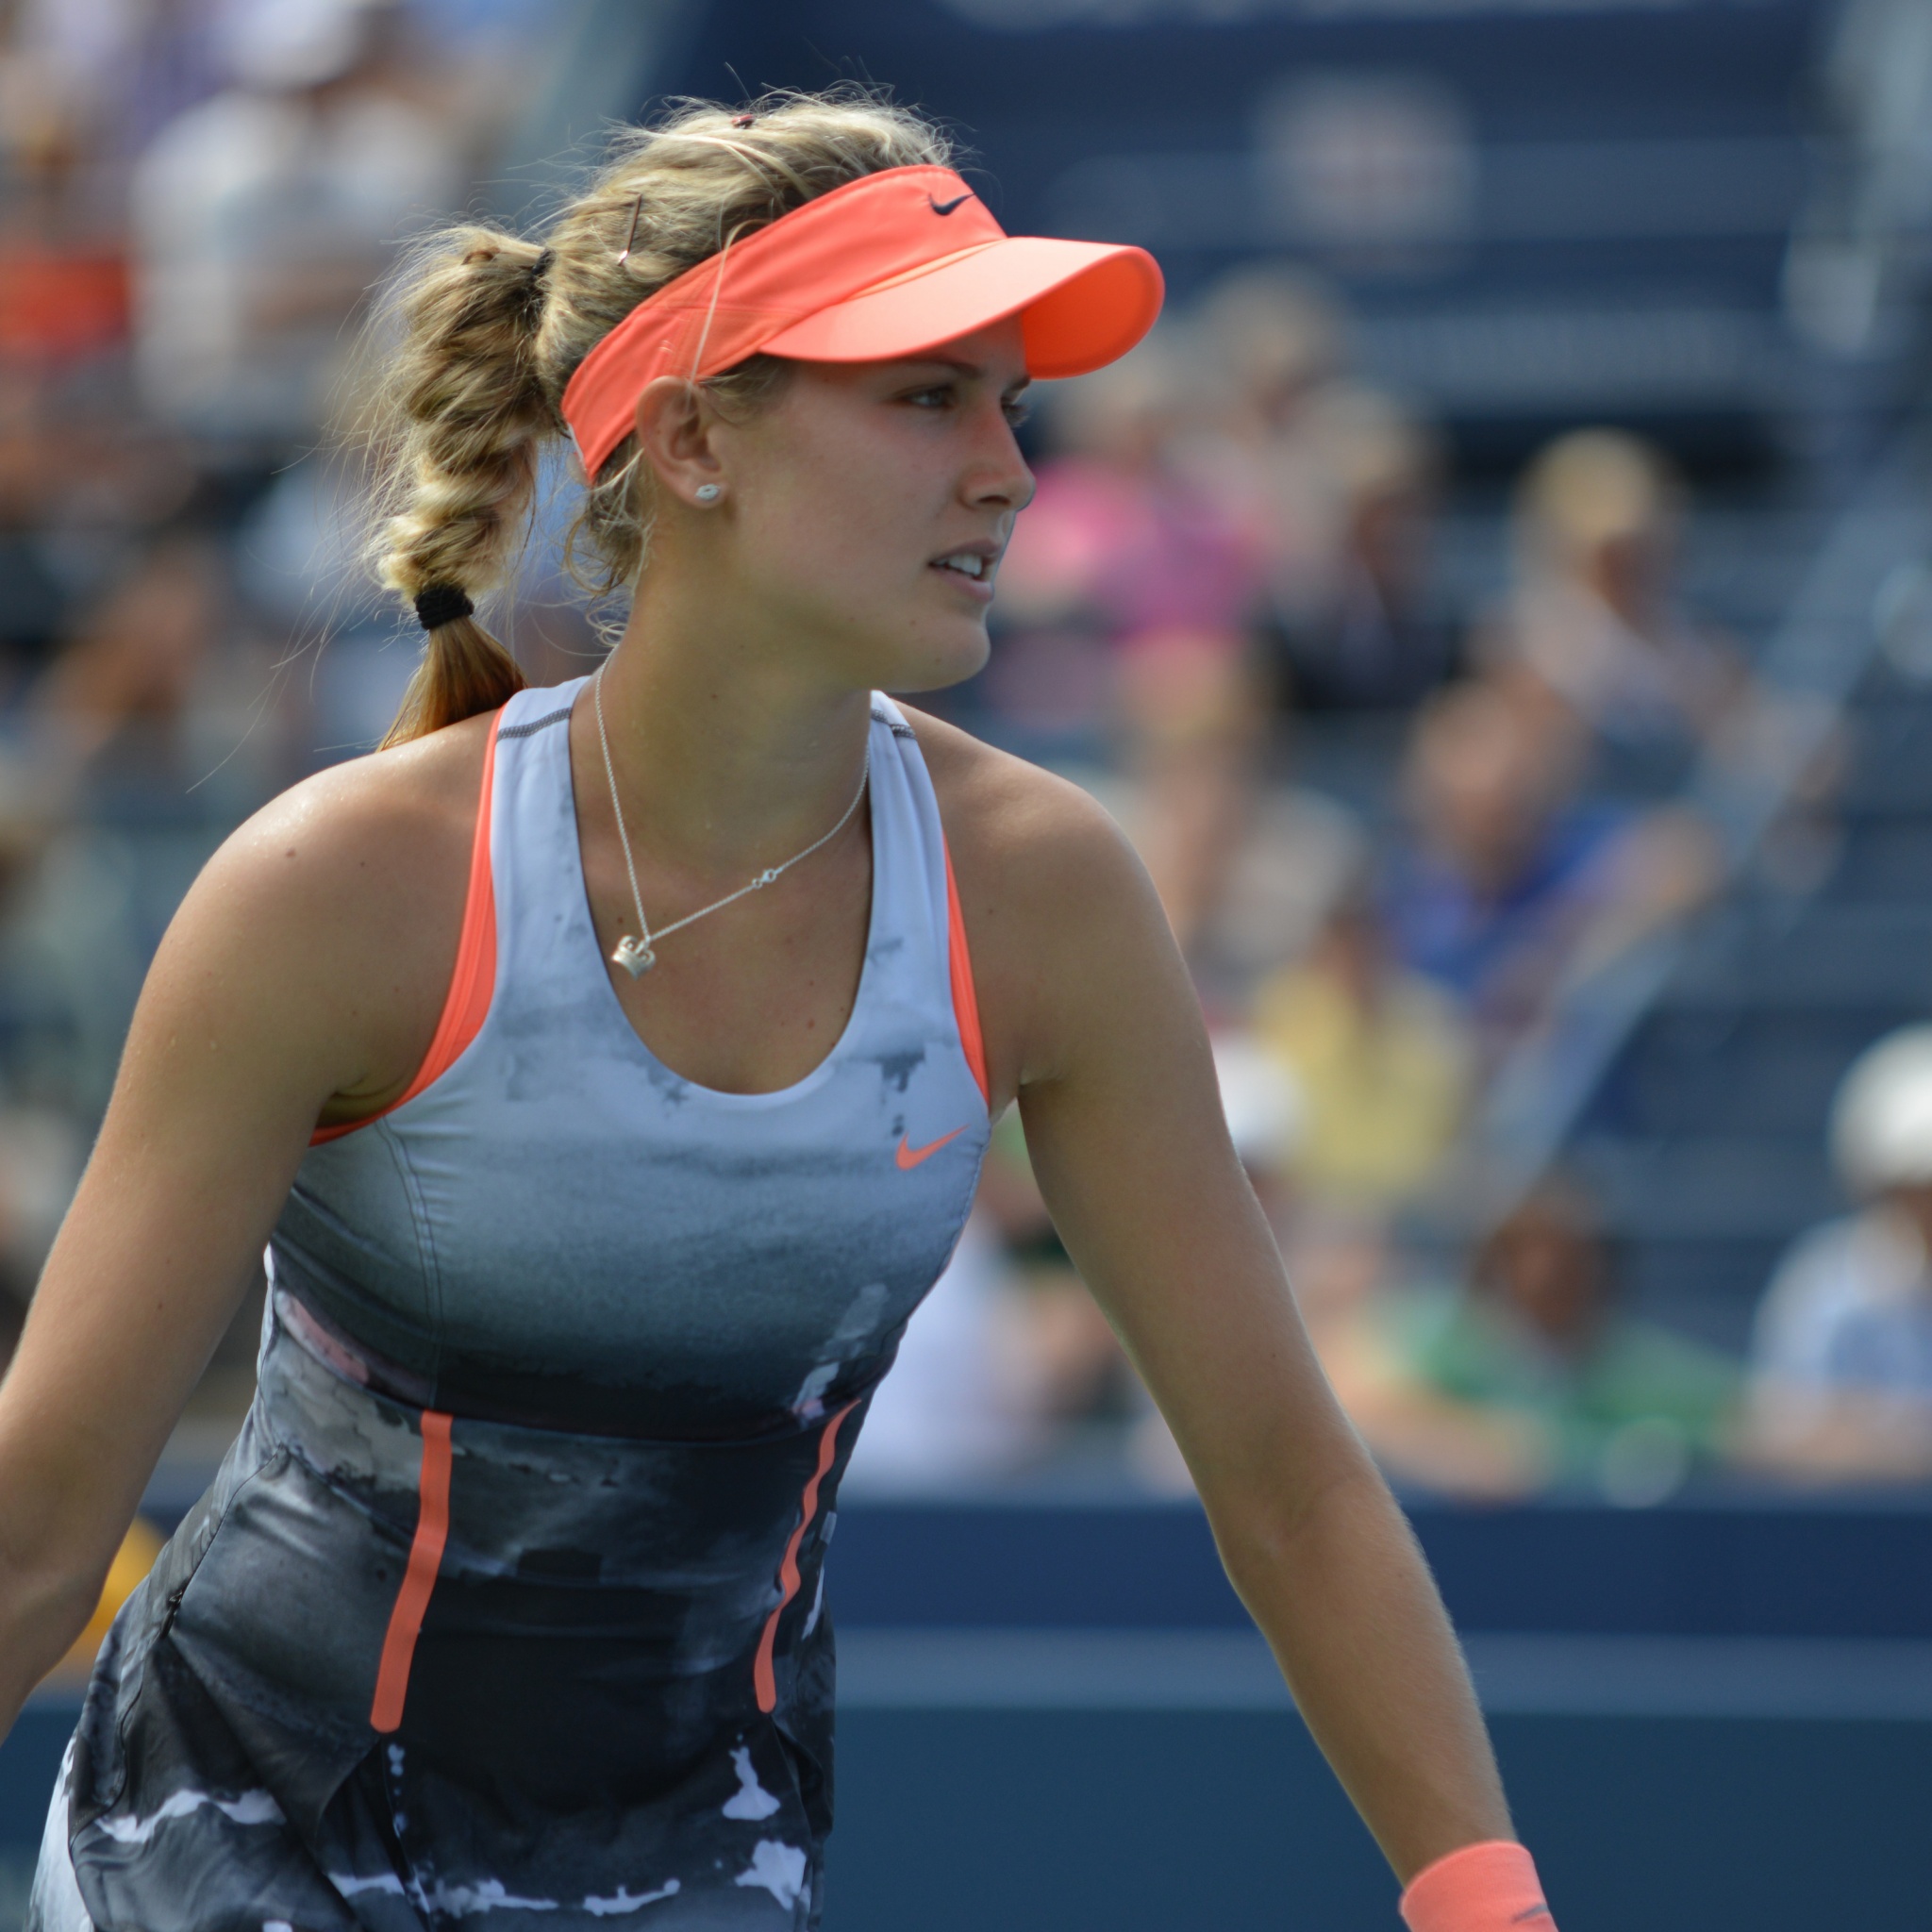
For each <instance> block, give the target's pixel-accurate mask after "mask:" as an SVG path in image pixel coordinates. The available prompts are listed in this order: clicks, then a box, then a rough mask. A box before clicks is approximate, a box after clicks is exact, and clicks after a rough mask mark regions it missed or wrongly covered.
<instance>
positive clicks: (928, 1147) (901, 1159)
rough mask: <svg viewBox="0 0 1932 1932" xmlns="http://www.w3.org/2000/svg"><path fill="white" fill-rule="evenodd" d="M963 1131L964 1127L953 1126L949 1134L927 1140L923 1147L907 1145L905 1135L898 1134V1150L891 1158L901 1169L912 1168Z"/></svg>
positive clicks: (954, 1139) (930, 1156) (956, 1138)
mask: <svg viewBox="0 0 1932 1932" xmlns="http://www.w3.org/2000/svg"><path fill="white" fill-rule="evenodd" d="M965 1131H966V1129H965V1128H964V1127H955V1128H954V1129H953V1131H952V1132H951V1133H950V1134H941V1136H940V1137H939V1139H938V1140H937V1141H927V1142H926V1143H925V1145H924V1147H908V1145H907V1144H906V1136H905V1135H904V1134H901V1135H900V1136H899V1150H898V1152H897V1153H896V1154H894V1155H893V1156H892V1158H893V1159H894V1160H896V1161H897V1162H898V1163H899V1165H900V1167H901V1168H902V1169H905V1170H907V1171H910V1170H911V1169H912V1168H915V1167H917V1166H918V1165H919V1163H920V1162H921V1161H922V1160H928V1159H930V1158H932V1156H934V1155H935V1154H937V1153H938V1152H939V1151H940V1149H941V1147H943V1146H944V1145H945V1144H946V1142H947V1141H957V1140H958V1138H959V1136H960V1135H961V1134H963V1133H964V1132H965Z"/></svg>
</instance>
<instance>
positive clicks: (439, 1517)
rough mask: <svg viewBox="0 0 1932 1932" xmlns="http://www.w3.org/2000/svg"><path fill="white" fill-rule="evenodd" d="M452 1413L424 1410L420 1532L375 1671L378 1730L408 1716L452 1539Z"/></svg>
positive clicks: (373, 1710) (373, 1707) (372, 1711)
mask: <svg viewBox="0 0 1932 1932" xmlns="http://www.w3.org/2000/svg"><path fill="white" fill-rule="evenodd" d="M449 1429H450V1418H449V1417H448V1416H446V1415H445V1414H443V1412H442V1411H441V1409H436V1408H425V1410H424V1411H423V1473H422V1474H421V1475H420V1476H418V1477H417V1479H416V1496H417V1503H416V1534H415V1538H414V1540H413V1541H411V1542H410V1544H409V1561H408V1566H407V1568H405V1570H404V1571H403V1582H402V1588H401V1589H399V1590H398V1591H396V1606H395V1608H394V1609H393V1610H391V1612H390V1619H389V1634H388V1635H387V1636H386V1637H384V1639H383V1640H382V1662H381V1663H380V1664H379V1665H378V1666H377V1667H376V1672H375V1697H374V1698H373V1699H372V1700H371V1702H370V1706H369V1722H370V1723H371V1724H373V1725H374V1726H375V1729H377V1730H378V1731H392V1730H394V1729H396V1727H397V1726H398V1725H399V1724H401V1723H402V1721H403V1700H404V1698H405V1697H407V1696H408V1691H409V1666H410V1665H411V1664H412V1663H413V1662H414V1661H415V1659H416V1639H417V1638H418V1637H419V1636H420V1635H421V1634H422V1630H423V1618H424V1614H425V1611H426V1610H427V1609H428V1608H429V1594H430V1591H433V1590H434V1589H435V1588H436V1573H437V1571H438V1570H440V1569H441V1567H442V1546H443V1544H444V1543H445V1542H446V1541H448V1540H449V1466H450V1455H451V1449H450V1439H449Z"/></svg>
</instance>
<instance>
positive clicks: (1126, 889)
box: [908, 712, 1178, 1101]
mask: <svg viewBox="0 0 1932 1932" xmlns="http://www.w3.org/2000/svg"><path fill="white" fill-rule="evenodd" d="M908 716H909V718H910V720H911V722H912V725H913V730H914V732H915V734H916V735H917V737H918V741H919V745H920V749H921V751H922V752H924V755H925V760H926V767H927V770H928V771H929V772H930V773H931V774H932V781H933V789H934V791H936V792H937V793H938V795H939V803H940V814H941V819H942V820H943V822H944V824H945V828H946V843H947V846H948V849H949V850H950V852H951V854H952V859H953V872H954V876H955V878H956V880H957V882H958V890H959V907H960V912H961V915H962V917H963V919H964V921H965V924H966V933H967V940H968V944H969V947H970V950H971V953H972V959H973V973H974V983H975V985H976V988H977V991H978V998H979V1007H980V1016H981V1020H982V1023H983V1025H984V1029H985V1033H986V1040H987V1049H988V1061H989V1071H990V1073H991V1080H992V1085H993V1087H994V1089H995V1096H994V1097H995V1099H996V1101H1003V1100H1004V1099H1006V1098H1009V1097H1011V1096H1013V1095H1015V1094H1017V1093H1018V1092H1019V1091H1020V1090H1021V1089H1022V1088H1023V1087H1024V1086H1027V1085H1030V1084H1033V1083H1035V1082H1037V1081H1038V1080H1041V1079H1042V1078H1050V1077H1052V1076H1053V1075H1054V1074H1055V1073H1056V1072H1057V1071H1058V1068H1059V1067H1060V1066H1061V1065H1062V1064H1063V1063H1064V1060H1065V1058H1066V1055H1067V1052H1068V1050H1069V1047H1070V1044H1071V1042H1072V1041H1073V1038H1074V1034H1075V1032H1076V1031H1077V1030H1078V1029H1079V1028H1080V1027H1081V1026H1082V1024H1085V1022H1086V1021H1087V1020H1089V1019H1094V1020H1097V1019H1099V1018H1100V1016H1101V1015H1102V1013H1103V1012H1104V1011H1105V1010H1106V1009H1107V1008H1109V1007H1111V1006H1113V1005H1115V1004H1130V1003H1131V1002H1132V1000H1134V999H1135V998H1138V997H1141V995H1142V993H1143V992H1144V989H1145V987H1146V985H1147V982H1148V979H1149V977H1150V976H1152V977H1153V978H1157V979H1161V980H1173V979H1174V977H1175V974H1176V969H1177V967H1178V959H1177V957H1176V956H1175V955H1174V947H1173V941H1172V938H1171V936H1170V934H1169V930H1168V925H1167V921H1166V917H1165V915H1164V914H1163V913H1162V911H1161V909H1160V904H1159V901H1158V899H1157V898H1156V896H1155V893H1154V889H1153V886H1152V884H1151V882H1150V881H1149V879H1148V877H1147V873H1146V869H1145V868H1144V867H1143V866H1142V865H1141V859H1140V857H1139V855H1138V854H1137V853H1136V852H1135V851H1134V848H1133V847H1132V845H1131V844H1129V843H1128V841H1127V838H1126V835H1125V834H1124V832H1123V831H1122V830H1121V828H1120V826H1119V825H1118V824H1116V823H1115V821H1114V820H1113V818H1112V817H1111V815H1110V814H1109V813H1108V811H1107V810H1106V809H1105V808H1103V807H1102V806H1101V805H1100V804H1099V803H1098V801H1097V800H1095V799H1094V798H1093V797H1091V795H1090V794H1089V793H1087V792H1085V791H1082V790H1081V789H1080V788H1079V787H1078V786H1077V785H1074V784H1071V783H1069V782H1068V781H1067V780H1066V779H1064V778H1061V777H1058V776H1057V775H1056V774H1053V773H1051V772H1046V771H1042V770H1041V768H1040V767H1039V766H1038V765H1031V764H1028V763H1027V762H1026V761H1025V759H1024V758H1014V757H1012V756H1011V755H1010V754H1009V753H1007V752H1003V751H999V750H996V749H995V748H994V747H992V746H991V745H988V744H984V743H982V742H981V741H979V740H977V739H975V738H974V737H972V736H971V735H970V734H969V733H967V732H964V731H961V730H959V729H958V728H957V727H956V726H954V725H951V724H945V723H943V722H942V721H941V720H939V719H937V718H931V717H927V716H926V715H924V713H922V712H908ZM1116 985H1117V988H1118V990H1117V991H1110V989H1114V988H1115V987H1116Z"/></svg>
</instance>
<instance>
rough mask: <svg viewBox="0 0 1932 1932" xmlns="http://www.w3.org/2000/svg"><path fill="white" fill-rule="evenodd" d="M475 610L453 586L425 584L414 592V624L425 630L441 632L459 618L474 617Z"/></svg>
mask: <svg viewBox="0 0 1932 1932" xmlns="http://www.w3.org/2000/svg"><path fill="white" fill-rule="evenodd" d="M475 608H476V607H475V605H474V604H472V603H471V602H470V600H469V599H468V598H467V597H466V596H464V595H463V593H462V591H460V590H458V588H457V586H456V585H455V584H426V585H425V587H424V588H423V589H422V590H420V591H417V592H416V622H417V623H418V624H420V625H422V626H423V628H424V629H425V630H441V628H442V626H443V625H446V624H454V623H455V622H456V621H457V619H458V618H459V617H469V616H472V615H474V614H475Z"/></svg>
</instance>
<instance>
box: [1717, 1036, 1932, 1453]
mask: <svg viewBox="0 0 1932 1932" xmlns="http://www.w3.org/2000/svg"><path fill="white" fill-rule="evenodd" d="M1831 1140H1832V1152H1833V1156H1834V1158H1835V1159H1836V1162H1837V1165H1838V1168H1839V1172H1840V1175H1841V1176H1842V1178H1843V1180H1844V1183H1845V1185H1846V1187H1847V1188H1849V1189H1850V1190H1851V1191H1852V1192H1853V1193H1854V1194H1856V1195H1857V1196H1859V1197H1860V1198H1862V1200H1863V1201H1864V1203H1865V1205H1864V1206H1863V1207H1862V1208H1860V1209H1859V1211H1858V1212H1857V1213H1856V1214H1853V1215H1849V1216H1847V1217H1846V1218H1845V1219H1843V1220H1840V1221H1833V1222H1827V1223H1826V1224H1824V1226H1822V1227H1817V1228H1813V1229H1812V1230H1811V1231H1810V1233H1808V1234H1807V1235H1805V1236H1803V1237H1802V1238H1801V1239H1800V1240H1799V1241H1797V1242H1796V1243H1795V1244H1794V1245H1793V1246H1792V1248H1791V1249H1790V1253H1789V1254H1787V1255H1786V1257H1785V1258H1784V1259H1783V1260H1782V1261H1781V1262H1780V1263H1779V1264H1778V1268H1777V1272H1776V1274H1774V1276H1773V1277H1772V1282H1771V1286H1770V1288H1769V1289H1768V1290H1767V1291H1766V1293H1765V1297H1764V1301H1763V1304H1762V1306H1761V1307H1759V1309H1758V1312H1757V1324H1756V1328H1755V1331H1754V1334H1753V1339H1752V1351H1751V1368H1752V1421H1753V1439H1754V1445H1755V1447H1756V1449H1757V1453H1758V1455H1759V1456H1760V1457H1762V1458H1764V1459H1766V1460H1768V1461H1770V1462H1772V1463H1773V1464H1774V1465H1776V1466H1779V1467H1782V1468H1784V1469H1786V1470H1788V1471H1790V1472H1791V1473H1793V1474H1808V1475H1814V1476H1819V1477H1840V1478H1847V1477H1860V1476H1863V1477H1920V1478H1922V1477H1924V1476H1928V1475H1932V1260H1928V1255H1932V1026H1908V1027H1906V1028H1903V1029H1902V1030H1901V1031H1899V1032H1897V1033H1893V1034H1890V1035H1889V1036H1888V1037H1887V1038H1885V1039H1884V1040H1882V1041H1879V1042H1878V1043H1877V1045H1875V1046H1874V1047H1871V1048H1870V1049H1868V1050H1867V1051H1866V1053H1865V1054H1864V1055H1863V1056H1861V1057H1860V1058H1859V1059H1858V1060H1857V1061H1856V1062H1855V1063H1854V1065H1853V1067H1852V1069H1851V1071H1850V1072H1849V1073H1848V1074H1846V1075H1845V1077H1844V1080H1843V1082H1842V1083H1841V1084H1840V1089H1839V1092H1838V1097H1837V1099H1836V1101H1835V1102H1834V1103H1833V1106H1832V1121H1831Z"/></svg>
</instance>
